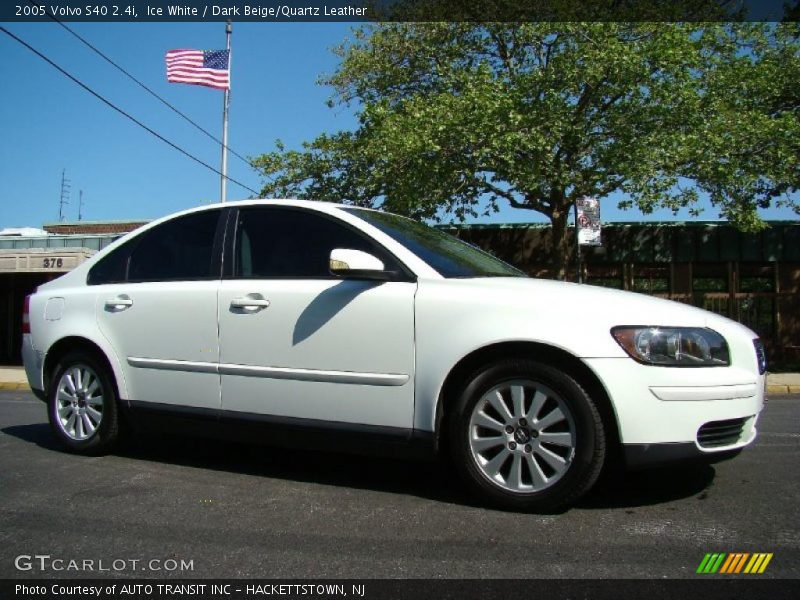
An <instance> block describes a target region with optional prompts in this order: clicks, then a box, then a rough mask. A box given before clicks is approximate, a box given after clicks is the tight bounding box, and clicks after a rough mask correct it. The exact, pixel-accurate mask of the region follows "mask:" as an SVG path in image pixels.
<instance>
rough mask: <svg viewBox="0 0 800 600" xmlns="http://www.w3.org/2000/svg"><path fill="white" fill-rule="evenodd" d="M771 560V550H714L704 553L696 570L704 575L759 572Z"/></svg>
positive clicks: (765, 567) (763, 569)
mask: <svg viewBox="0 0 800 600" xmlns="http://www.w3.org/2000/svg"><path fill="white" fill-rule="evenodd" d="M771 560H772V552H769V553H767V552H755V553H753V554H750V553H749V552H731V553H726V552H716V553H713V554H712V553H709V554H706V555H705V557H704V558H703V560H702V561H701V562H700V566H699V567H697V572H698V573H702V574H705V575H709V574H715V573H719V574H725V575H735V574H739V573H747V574H751V575H755V574H761V573H763V572H764V571H766V570H767V565H768V564H769V561H771Z"/></svg>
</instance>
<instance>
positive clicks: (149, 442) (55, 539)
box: [0, 392, 800, 578]
mask: <svg viewBox="0 0 800 600" xmlns="http://www.w3.org/2000/svg"><path fill="white" fill-rule="evenodd" d="M759 429H760V437H759V439H758V441H757V443H756V445H755V446H754V447H752V448H751V449H749V450H748V451H745V452H744V453H743V454H742V455H741V456H739V457H738V458H736V459H735V460H733V461H730V462H726V463H721V464H718V465H715V466H710V467H694V468H689V469H669V470H660V471H649V472H640V473H635V474H628V475H626V476H624V477H622V476H619V475H617V476H608V477H606V478H604V479H603V480H602V481H601V484H600V485H599V486H598V488H596V489H595V490H594V491H593V492H592V493H591V494H590V495H589V496H588V497H586V498H584V499H583V500H582V501H581V502H580V503H579V505H578V506H577V507H575V508H572V509H570V510H568V511H565V512H563V513H560V514H552V515H527V514H514V513H507V512H500V511H495V510H489V509H485V508H482V507H480V506H476V505H475V504H474V503H473V502H472V500H471V499H470V497H469V496H468V494H467V493H466V491H465V490H464V488H463V487H462V486H461V484H460V482H459V481H458V480H457V479H456V478H455V477H454V476H453V475H451V474H450V473H449V472H448V471H447V470H446V469H445V468H444V467H442V466H441V465H439V464H437V463H424V462H413V461H401V460H389V459H378V458H371V457H355V456H344V455H333V454H324V453H313V452H307V451H289V450H280V449H272V448H266V447H258V446H245V445H239V444H231V443H220V442H215V441H209V440H200V439H187V438H146V439H140V440H139V441H138V442H137V443H135V444H133V445H130V446H129V447H127V448H125V449H123V450H121V451H120V452H119V453H117V454H115V455H111V456H106V457H99V458H83V457H76V456H71V455H68V454H65V453H63V452H61V451H60V450H59V449H58V447H57V445H56V443H55V441H54V439H53V438H52V437H51V435H50V431H49V427H48V425H47V423H46V416H45V410H44V405H43V404H42V403H41V402H39V401H38V400H36V399H35V398H34V397H33V396H32V395H31V394H29V393H26V392H0V577H2V578H5V577H26V578H28V577H98V576H100V577H103V576H109V575H111V576H125V577H188V578H202V577H236V578H238V577H260V578H267V577H268V578H293V577H313V578H351V577H352V578H378V577H381V578H383V577H388V578H540V577H546V578H575V577H577V578H594V577H601V578H609V577H611V578H682V577H700V576H698V575H695V571H696V569H697V567H698V565H699V564H700V561H701V560H702V559H703V557H704V555H705V554H706V553H708V552H750V553H754V552H771V553H773V554H774V556H773V558H772V561H771V562H770V564H769V566H768V568H767V570H766V572H765V573H764V574H763V575H761V576H760V577H776V578H796V577H799V576H800V519H799V518H798V513H799V512H800V511H798V498H800V485H799V483H800V469H798V466H797V462H798V456H799V454H798V450H800V397H798V396H794V397H789V396H777V397H775V396H773V397H771V398H770V402H769V404H768V406H767V410H766V412H765V413H764V415H763V417H762V420H761V422H760V426H759ZM37 555H38V556H44V555H46V556H49V557H50V558H48V559H31V560H27V559H22V560H20V559H19V558H18V557H20V556H31V557H34V556H37ZM56 559H58V560H62V561H63V562H61V563H54V562H53V561H55V560H56ZM86 560H90V561H94V562H93V563H92V565H93V566H92V568H91V569H89V570H88V571H87V570H85V569H83V568H82V566H81V565H85V561H86ZM69 561H76V563H75V564H76V565H78V566H81V567H80V568H79V569H78V570H72V569H71V568H70V564H71V563H70V562H69ZM114 561H116V562H114ZM181 563H184V565H187V566H186V567H185V568H181V566H180V565H181ZM188 563H191V568H189V567H188ZM101 564H102V566H103V567H104V568H105V569H107V570H105V571H99V570H98V567H100V566H101ZM54 565H55V566H58V567H61V569H60V570H56V569H55V568H54ZM42 567H44V568H42ZM116 567H121V568H119V569H118V568H116ZM173 567H175V568H173ZM706 577H708V576H706Z"/></svg>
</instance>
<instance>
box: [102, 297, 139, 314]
mask: <svg viewBox="0 0 800 600" xmlns="http://www.w3.org/2000/svg"><path fill="white" fill-rule="evenodd" d="M131 306H133V300H131V299H130V297H129V296H127V295H126V294H120V295H119V296H117V297H116V298H112V299H110V300H106V309H107V310H110V311H112V312H119V311H123V310H125V309H128V308H130V307H131Z"/></svg>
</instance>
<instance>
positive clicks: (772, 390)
mask: <svg viewBox="0 0 800 600" xmlns="http://www.w3.org/2000/svg"><path fill="white" fill-rule="evenodd" d="M767 394H800V385H775V384H773V385H768V386H767Z"/></svg>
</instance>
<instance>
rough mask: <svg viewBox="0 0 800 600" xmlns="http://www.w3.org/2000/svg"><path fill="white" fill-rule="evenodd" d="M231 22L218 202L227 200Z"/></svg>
mask: <svg viewBox="0 0 800 600" xmlns="http://www.w3.org/2000/svg"><path fill="white" fill-rule="evenodd" d="M232 28H233V27H232V25H231V22H230V21H228V22H227V23H225V38H226V43H225V47H226V49H227V50H228V87H226V88H225V97H224V98H223V99H222V167H221V168H220V173H222V175H221V176H220V192H219V198H220V202H225V200H227V183H228V108H229V107H230V93H231V89H230V87H231V86H230V80H231V78H230V69H231V30H232Z"/></svg>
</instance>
